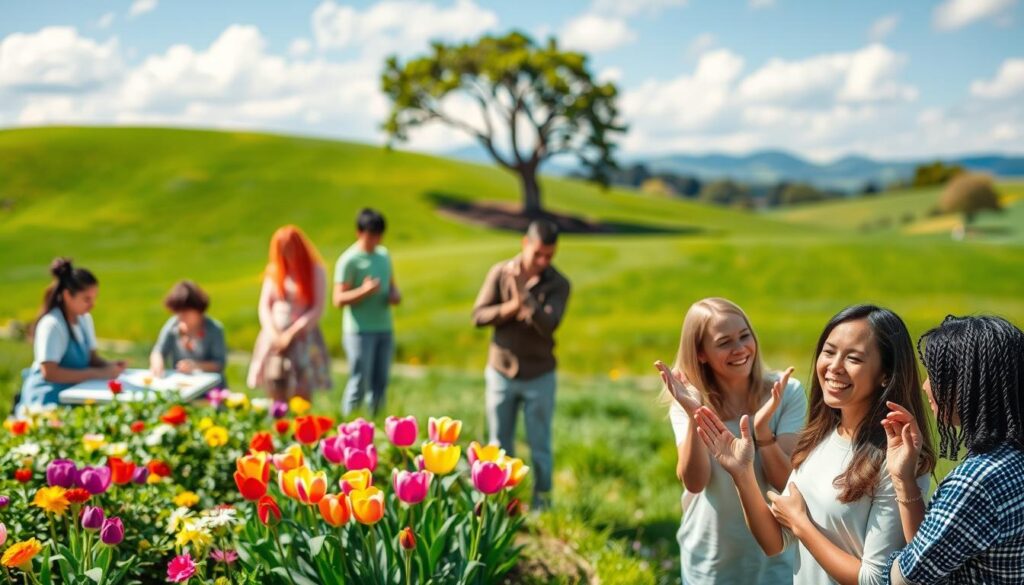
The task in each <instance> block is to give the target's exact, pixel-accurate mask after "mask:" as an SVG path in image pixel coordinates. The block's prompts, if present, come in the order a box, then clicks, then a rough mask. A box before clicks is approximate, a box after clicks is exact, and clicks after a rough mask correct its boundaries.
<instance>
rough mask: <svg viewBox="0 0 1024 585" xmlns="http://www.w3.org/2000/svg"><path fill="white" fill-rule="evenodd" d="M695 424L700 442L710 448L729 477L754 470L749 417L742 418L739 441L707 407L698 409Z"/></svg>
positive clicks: (752, 442)
mask: <svg viewBox="0 0 1024 585" xmlns="http://www.w3.org/2000/svg"><path fill="white" fill-rule="evenodd" d="M695 422H696V423H697V435H699V436H700V440H701V441H702V442H703V443H704V445H705V446H706V447H707V448H708V451H709V452H710V453H711V455H712V456H713V457H714V458H715V461H718V464H719V465H721V466H722V467H723V468H724V469H725V470H726V471H728V472H729V475H732V476H733V477H736V476H737V475H739V474H740V473H743V472H744V471H747V470H752V469H753V467H754V439H753V438H752V437H751V436H750V417H749V416H747V415H743V417H742V418H740V437H739V438H738V439H737V438H736V435H734V434H732V432H731V431H730V430H729V429H728V428H726V426H725V424H724V423H722V420H721V419H719V418H718V416H717V415H716V414H715V413H714V412H712V411H711V409H710V408H708V407H706V406H702V407H700V408H699V409H697V416H696V418H695Z"/></svg>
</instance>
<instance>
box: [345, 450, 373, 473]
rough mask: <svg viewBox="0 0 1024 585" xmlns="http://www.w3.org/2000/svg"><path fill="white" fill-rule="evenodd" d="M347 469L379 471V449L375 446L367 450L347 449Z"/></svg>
mask: <svg viewBox="0 0 1024 585" xmlns="http://www.w3.org/2000/svg"><path fill="white" fill-rule="evenodd" d="M345 467H347V468H348V469H350V470H351V469H369V470H370V471H371V472H372V471H373V470H375V469H377V448H376V447H374V446H373V445H370V446H368V447H367V448H366V449H356V448H353V447H346V448H345Z"/></svg>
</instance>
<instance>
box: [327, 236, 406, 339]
mask: <svg viewBox="0 0 1024 585" xmlns="http://www.w3.org/2000/svg"><path fill="white" fill-rule="evenodd" d="M367 276H371V277H374V278H379V279H380V289H378V290H377V292H375V293H373V294H372V295H370V296H368V297H366V298H364V299H363V300H361V301H359V302H358V303H355V304H353V305H345V307H344V309H343V310H342V321H341V325H342V328H343V330H344V332H345V333H380V332H384V331H391V330H392V328H393V326H392V324H391V305H390V304H388V294H389V293H390V291H391V256H390V255H388V249H387V248H385V247H384V246H377V247H376V248H374V250H373V252H370V253H367V252H365V251H363V249H362V248H360V247H359V243H358V242H356V243H355V244H352V245H351V246H349V248H348V250H345V251H344V252H342V254H341V256H339V257H338V262H337V264H335V265H334V282H335V284H347V285H348V286H349V288H358V287H360V286H362V284H363V279H364V278H366V277H367Z"/></svg>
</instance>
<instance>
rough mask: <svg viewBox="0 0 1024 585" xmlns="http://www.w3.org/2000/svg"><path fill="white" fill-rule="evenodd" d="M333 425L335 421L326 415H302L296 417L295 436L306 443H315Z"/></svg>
mask: <svg viewBox="0 0 1024 585" xmlns="http://www.w3.org/2000/svg"><path fill="white" fill-rule="evenodd" d="M333 426H334V421H333V420H331V419H330V418H327V417H326V416H316V415H309V416H300V417H298V418H296V419H295V438H296V439H298V441H299V442H300V443H302V444H304V445H314V444H316V442H317V441H319V440H320V437H322V436H323V434H324V433H326V432H327V431H328V430H330V428H331V427H333Z"/></svg>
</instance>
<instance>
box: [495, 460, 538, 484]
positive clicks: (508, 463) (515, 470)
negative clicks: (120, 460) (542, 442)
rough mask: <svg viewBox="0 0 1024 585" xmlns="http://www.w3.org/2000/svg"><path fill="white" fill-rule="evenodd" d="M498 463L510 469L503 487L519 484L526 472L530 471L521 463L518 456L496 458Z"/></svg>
mask: <svg viewBox="0 0 1024 585" xmlns="http://www.w3.org/2000/svg"><path fill="white" fill-rule="evenodd" d="M498 465H501V466H502V467H505V468H507V469H510V470H511V471H510V473H509V476H508V482H506V483H505V487H509V488H510V487H515V486H517V485H519V482H521V481H523V478H524V477H526V474H528V473H530V468H529V467H527V466H526V465H523V460H522V459H520V458H518V457H508V456H504V455H503V456H502V457H500V458H499V459H498Z"/></svg>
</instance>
